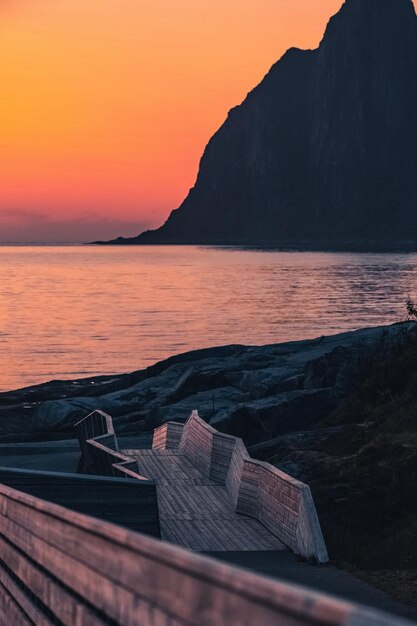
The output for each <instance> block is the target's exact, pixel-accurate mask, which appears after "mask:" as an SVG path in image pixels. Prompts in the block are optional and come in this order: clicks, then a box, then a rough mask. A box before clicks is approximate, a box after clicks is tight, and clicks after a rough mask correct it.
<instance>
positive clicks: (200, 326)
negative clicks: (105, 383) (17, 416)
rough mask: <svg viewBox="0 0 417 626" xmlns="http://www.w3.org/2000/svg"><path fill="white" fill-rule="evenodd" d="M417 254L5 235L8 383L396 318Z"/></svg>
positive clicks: (2, 349) (1, 321)
mask: <svg viewBox="0 0 417 626" xmlns="http://www.w3.org/2000/svg"><path fill="white" fill-rule="evenodd" d="M408 294H410V295H411V296H414V295H417V254H374V253H329V252H282V251H273V250H267V251H264V250H251V249H241V248H239V249H234V248H214V247H198V246H195V247H193V246H141V247H136V246H132V247H95V246H2V247H0V391H7V390H12V389H17V388H21V387H24V386H29V385H34V384H38V383H43V382H46V381H48V380H52V379H76V378H80V377H86V376H93V375H101V374H116V373H122V372H131V371H134V370H138V369H142V368H145V367H147V366H149V365H152V364H153V363H155V362H157V361H160V360H161V359H165V358H167V357H169V356H171V355H173V354H178V353H181V352H185V351H188V350H195V349H199V348H205V347H209V346H220V345H225V344H246V345H255V344H256V345H261V344H270V343H277V342H285V341H291V340H300V339H307V338H313V337H318V336H322V335H329V334H334V333H339V332H342V331H347V330H353V329H357V328H362V327H365V326H374V325H380V324H389V323H393V322H398V321H401V320H404V319H405V317H406V310H405V300H406V298H407V295H408Z"/></svg>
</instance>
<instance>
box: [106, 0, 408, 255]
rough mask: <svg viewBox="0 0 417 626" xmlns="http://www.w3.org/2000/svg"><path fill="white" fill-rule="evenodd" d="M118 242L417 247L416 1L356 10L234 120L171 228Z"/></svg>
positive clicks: (288, 58) (358, 1) (366, 4)
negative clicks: (414, 2) (414, 3)
mask: <svg viewBox="0 0 417 626" xmlns="http://www.w3.org/2000/svg"><path fill="white" fill-rule="evenodd" d="M112 243H126V244H136V243H140V244H148V243H149V244H154V243H155V244H167V243H168V244H171V243H181V244H183V243H186V244H188V243H197V244H256V245H288V246H290V247H291V246H305V247H316V246H319V247H324V248H326V247H328V248H329V247H343V246H347V247H355V246H356V245H361V244H364V245H371V244H373V245H377V246H382V247H384V246H385V247H390V246H396V245H403V244H404V245H407V244H408V245H411V246H413V245H414V244H415V245H416V247H417V17H416V13H415V9H414V6H413V4H412V2H411V0H347V1H346V2H345V3H344V5H343V6H342V8H341V10H340V11H339V13H338V14H337V15H335V16H334V17H333V18H332V19H331V20H330V22H329V24H328V26H327V29H326V33H325V36H324V38H323V40H322V42H321V44H320V46H319V48H317V49H315V50H299V49H295V48H293V49H290V50H288V52H286V54H285V55H284V56H283V57H282V58H281V60H280V61H278V63H276V64H275V65H274V66H273V67H272V68H271V70H270V71H269V73H268V74H267V75H266V77H265V78H264V79H263V81H262V82H261V83H260V84H259V85H258V86H257V87H256V88H255V89H254V90H253V91H252V92H250V93H249V94H248V96H247V98H246V99H245V101H244V102H243V103H242V104H241V105H240V106H238V107H236V108H234V109H232V110H231V111H230V113H229V115H228V117H227V120H226V121H225V123H224V124H223V126H222V127H221V128H220V129H219V130H218V132H217V133H216V134H215V135H214V136H213V137H212V139H211V140H210V142H209V144H208V145H207V147H206V149H205V152H204V154H203V157H202V159H201V163H200V170H199V173H198V177H197V181H196V184H195V186H194V188H193V189H191V190H190V192H189V195H188V196H187V198H186V199H185V200H184V202H183V203H182V205H181V206H180V207H179V208H178V209H177V210H175V211H173V212H172V213H171V215H170V217H169V218H168V220H167V221H166V223H165V224H164V225H163V226H162V227H161V228H159V229H158V230H155V231H147V232H145V233H143V234H142V235H140V236H139V237H136V238H133V239H118V240H116V241H115V242H112Z"/></svg>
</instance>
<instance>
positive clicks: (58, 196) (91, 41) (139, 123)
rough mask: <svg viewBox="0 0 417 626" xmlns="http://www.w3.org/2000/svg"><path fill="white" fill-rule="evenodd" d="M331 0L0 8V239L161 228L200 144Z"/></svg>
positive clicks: (308, 37)
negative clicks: (156, 226) (149, 227)
mask: <svg viewBox="0 0 417 626" xmlns="http://www.w3.org/2000/svg"><path fill="white" fill-rule="evenodd" d="M341 4H342V0H0V55H1V63H0V111H1V114H0V190H1V191H0V241H3V242H5V241H83V240H89V239H91V238H95V237H111V236H116V235H134V234H137V233H138V232H140V231H141V230H143V228H144V227H147V226H155V225H159V224H160V223H161V222H162V221H163V220H164V219H165V217H166V216H167V215H168V213H169V212H170V210H171V209H173V208H176V207H177V206H178V205H179V204H180V202H181V201H182V199H183V198H184V197H185V195H186V193H187V190H188V189H189V187H191V186H192V185H193V183H194V181H195V177H196V173H197V168H198V161H199V158H200V156H201V154H202V151H203V149H204V146H205V144H206V143H207V141H208V139H209V138H210V136H211V135H212V133H213V132H214V131H215V130H216V129H217V128H218V127H219V126H220V124H221V123H222V122H223V120H224V119H225V117H226V114H227V111H228V110H229V109H230V108H231V107H232V106H234V105H236V104H238V103H239V102H241V101H242V100H243V98H244V97H245V95H246V93H247V92H248V91H249V90H250V89H251V88H252V87H254V86H255V85H256V84H257V83H258V82H259V81H260V79H261V78H262V77H263V75H264V74H265V73H266V72H267V71H268V69H269V67H270V66H271V65H272V63H273V62H275V61H276V60H277V59H278V58H279V57H280V56H281V55H282V53H283V52H284V51H285V50H286V49H287V48H288V47H291V46H299V47H303V48H309V47H316V46H317V44H318V42H319V40H320V39H321V37H322V34H323V31H324V28H325V25H326V23H327V21H328V18H329V16H330V15H332V14H333V13H335V12H336V11H337V10H338V9H339V7H340V6H341Z"/></svg>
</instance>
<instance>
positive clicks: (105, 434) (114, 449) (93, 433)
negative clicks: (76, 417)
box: [75, 411, 148, 480]
mask: <svg viewBox="0 0 417 626" xmlns="http://www.w3.org/2000/svg"><path fill="white" fill-rule="evenodd" d="M75 430H76V433H77V437H78V441H79V442H80V448H81V459H80V462H79V465H78V469H77V472H78V473H80V474H98V475H101V476H115V477H119V478H123V477H126V476H127V477H129V478H136V479H137V480H148V479H147V478H146V477H144V476H141V474H140V473H139V472H138V464H137V462H136V461H134V460H132V459H131V458H130V457H128V456H126V455H124V454H121V453H120V452H119V446H118V443H117V438H116V435H115V432H114V429H113V420H112V418H111V416H110V415H107V413H104V412H103V411H93V412H92V413H90V414H89V415H87V417H85V418H84V419H82V420H80V421H79V422H77V424H75Z"/></svg>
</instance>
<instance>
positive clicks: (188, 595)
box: [0, 486, 406, 626]
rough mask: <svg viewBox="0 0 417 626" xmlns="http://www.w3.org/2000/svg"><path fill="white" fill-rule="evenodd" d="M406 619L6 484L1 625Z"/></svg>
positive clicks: (0, 536)
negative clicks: (208, 555)
mask: <svg viewBox="0 0 417 626" xmlns="http://www.w3.org/2000/svg"><path fill="white" fill-rule="evenodd" d="M52 624H53V625H60V626H109V625H112V626H230V625H235V624H236V625H237V624H239V626H260V625H262V626H277V625H280V626H304V625H305V626H307V625H309V626H313V625H315V626H319V625H322V626H342V625H343V626H369V625H370V624H374V625H378V626H389V625H391V626H397V625H398V626H400V625H403V626H404V625H405V624H406V622H404V621H402V620H400V619H396V618H392V617H390V616H386V615H383V614H382V613H377V612H369V611H366V610H362V609H360V608H359V607H357V606H355V605H352V604H349V603H348V602H343V601H339V600H335V599H332V598H329V597H328V596H325V595H320V594H317V593H312V592H310V591H308V590H306V589H303V588H301V587H296V586H293V585H287V584H284V583H281V582H278V581H274V580H272V579H268V578H262V577H259V576H257V575H255V574H252V573H250V572H246V571H244V570H240V569H236V568H233V567H230V566H228V565H225V564H222V563H220V562H217V561H212V560H210V559H207V558H206V557H203V556H200V555H196V554H193V553H192V552H189V551H184V550H181V549H180V548H178V547H176V546H172V545H170V544H168V543H165V542H161V541H158V540H155V539H152V538H150V537H146V536H144V535H140V534H138V533H134V532H131V531H129V530H127V529H124V528H122V527H120V526H115V525H113V524H109V523H106V522H103V521H100V520H97V519H93V518H90V517H86V516H85V515H81V514H79V513H76V512H74V511H70V510H68V509H65V508H62V507H60V506H57V505H55V504H51V503H49V502H45V501H42V500H39V499H37V498H34V497H33V496H29V495H27V494H25V493H22V492H19V491H16V490H14V489H11V488H9V487H6V486H0V626H34V625H36V626H51V625H52Z"/></svg>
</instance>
